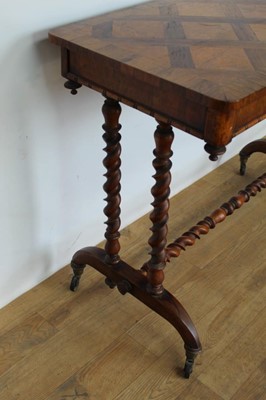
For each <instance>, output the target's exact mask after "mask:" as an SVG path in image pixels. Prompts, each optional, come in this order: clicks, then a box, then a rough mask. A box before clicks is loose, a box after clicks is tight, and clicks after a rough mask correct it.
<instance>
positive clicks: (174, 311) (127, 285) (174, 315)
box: [72, 247, 201, 378]
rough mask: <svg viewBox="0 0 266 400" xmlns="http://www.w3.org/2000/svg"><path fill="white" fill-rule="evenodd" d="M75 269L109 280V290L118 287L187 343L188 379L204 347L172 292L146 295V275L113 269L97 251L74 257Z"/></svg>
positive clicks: (127, 268) (88, 249) (92, 249)
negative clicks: (87, 267) (92, 271)
mask: <svg viewBox="0 0 266 400" xmlns="http://www.w3.org/2000/svg"><path fill="white" fill-rule="evenodd" d="M72 265H74V266H79V267H78V268H80V269H79V270H78V268H77V267H76V268H77V271H79V272H80V271H81V269H82V271H83V269H84V266H85V265H90V266H91V267H93V268H95V269H96V270H97V271H99V272H100V273H102V274H103V275H105V276H106V280H105V282H106V283H107V284H108V286H109V287H111V288H113V287H115V286H117V288H118V290H119V291H120V293H122V294H126V293H130V294H131V295H132V296H134V297H136V298H137V299H138V300H140V301H141V302H142V303H144V304H146V306H148V307H149V308H150V309H152V310H153V311H155V312H156V313H157V314H159V315H161V317H163V318H164V319H166V320H167V321H168V322H169V323H170V324H171V325H172V326H173V327H174V328H175V329H176V330H177V331H178V333H179V334H180V336H181V337H182V339H183V341H184V344H185V349H186V363H185V368H184V376H185V377H186V378H188V377H189V375H190V374H191V372H192V366H193V363H194V360H195V357H196V355H197V354H198V353H199V352H200V351H201V344H200V340H199V337H198V333H197V331H196V328H195V326H194V324H193V322H192V320H191V318H190V317H189V315H188V313H187V312H186V310H185V309H184V307H183V306H182V304H181V303H179V301H178V300H177V299H176V298H175V297H174V296H173V295H172V294H171V293H170V292H168V291H167V290H164V292H163V293H162V295H161V296H152V295H151V294H150V293H148V292H147V289H146V288H147V277H146V276H145V274H144V273H143V272H141V271H140V270H136V269H134V268H132V267H131V266H130V265H128V264H126V263H125V262H124V261H122V260H120V261H119V262H118V263H116V264H114V265H110V264H108V263H107V262H106V253H105V251H104V250H103V249H99V248H97V247H86V248H84V249H82V250H79V251H78V252H77V253H76V254H75V255H74V256H73V259H72ZM76 276H77V275H76ZM79 277H80V275H79Z"/></svg>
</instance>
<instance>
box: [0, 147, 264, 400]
mask: <svg viewBox="0 0 266 400" xmlns="http://www.w3.org/2000/svg"><path fill="white" fill-rule="evenodd" d="M265 161H266V160H265V156H263V155H253V156H252V157H251V159H250V160H249V162H248V169H247V175H246V176H245V177H241V176H239V174H238V166H239V163H238V159H237V158H234V159H233V160H231V161H230V162H228V163H226V164H225V165H223V166H221V167H219V168H218V169H216V170H215V171H214V172H212V173H211V174H209V175H208V176H206V177H204V178H203V179H201V180H200V181H198V182H196V183H195V184H194V185H192V186H191V187H189V188H188V189H186V190H184V191H183V192H181V193H180V194H178V195H177V196H175V197H174V198H172V201H171V218H170V224H169V225H170V226H169V232H170V239H171V238H175V237H176V236H178V235H179V234H181V233H182V232H183V231H185V230H186V229H187V228H189V227H190V226H192V225H193V224H195V223H196V222H197V221H198V220H200V219H201V218H202V217H204V216H206V215H207V214H209V213H210V212H211V211H213V210H214V209H215V208H217V207H218V206H220V205H221V204H222V203H223V202H224V201H227V200H228V199H230V198H231V197H232V195H234V194H236V193H237V192H238V190H240V189H242V188H244V187H245V186H246V184H247V183H249V182H251V181H252V180H253V179H255V178H256V177H257V176H259V175H260V174H262V173H263V172H265ZM221 189H222V190H221ZM265 195H266V193H265V192H262V193H261V194H258V195H257V197H256V198H255V199H254V200H253V199H252V200H251V201H250V202H249V203H247V204H246V205H244V206H243V208H242V209H241V210H239V211H236V212H235V213H234V214H233V215H232V216H231V217H229V218H228V219H227V220H226V221H225V222H224V223H223V224H221V225H219V226H218V227H217V228H216V229H215V230H214V231H212V232H211V233H209V235H208V237H206V238H205V237H204V238H202V240H200V241H199V242H198V243H197V245H195V246H193V248H191V249H187V251H186V252H185V253H183V254H182V255H181V256H180V257H179V258H178V259H177V260H173V261H172V262H171V264H169V265H168V266H167V271H166V280H165V286H166V287H167V288H169V289H170V290H171V291H173V293H174V294H175V295H176V297H177V298H178V299H179V300H180V301H181V302H182V303H183V304H184V306H185V307H186V309H187V310H188V312H189V313H190V315H191V317H192V318H193V321H194V322H195V324H196V326H197V329H198V331H199V334H200V337H201V341H202V345H203V353H202V354H201V355H200V356H198V358H197V361H196V366H195V370H194V372H193V374H192V375H191V378H190V379H189V380H185V379H184V378H183V377H182V376H181V374H180V370H181V368H182V367H183V362H184V351H183V343H182V340H181V339H180V337H179V336H178V335H177V333H176V332H175V331H174V329H173V328H172V327H171V326H170V325H169V324H168V323H167V322H165V321H164V320H162V319H161V318H160V317H159V316H158V315H157V314H155V313H153V312H152V311H150V310H149V309H148V308H146V307H145V306H144V305H143V304H142V303H139V302H138V301H137V300H136V299H134V298H132V297H131V296H130V295H126V296H125V297H123V296H121V295H120V294H119V293H118V291H117V290H116V289H114V290H110V289H109V288H107V286H106V285H105V284H104V281H103V277H102V276H101V275H100V274H99V273H97V272H96V271H94V270H92V269H90V268H87V269H86V270H85V273H84V275H83V277H82V280H81V284H80V287H79V289H78V291H77V292H76V293H72V292H70V291H69V290H68V285H69V281H70V277H71V270H70V268H69V267H65V268H63V269H61V270H60V271H59V272H57V273H56V274H55V275H53V276H51V277H50V278H49V279H47V280H46V281H44V282H42V283H41V284H40V285H38V286H37V287H35V288H33V289H32V290H30V291H29V292H28V293H26V294H24V295H23V296H21V297H20V298H18V299H17V300H15V301H14V302H12V303H10V304H9V305H7V306H6V307H5V308H3V309H2V310H0V355H1V356H0V400H7V399H8V400H22V399H23V400H26V399H27V400H70V399H72V400H74V399H78V400H83V399H84V400H85V399H90V400H181V399H182V400H190V399H191V400H192V399H197V400H201V399H202V400H207V399H212V400H229V399H230V400H255V399H256V400H262V399H263V398H265V397H264V396H265V392H266V387H265V373H266V362H265V355H266V353H265V339H266V329H265V325H266V319H265V277H266V272H265V266H266V250H265V229H266V228H265V226H266V214H265ZM193 198H195V199H196V198H197V204H193V213H191V211H190V210H191V209H192V207H190V204H189V201H193ZM188 199H190V200H188ZM191 199H192V200H191ZM149 226H150V221H149V219H148V217H147V216H145V217H143V218H141V219H140V220H138V221H136V222H135V223H133V224H132V225H130V226H128V227H127V228H126V229H124V231H123V236H122V245H123V250H122V257H123V258H124V259H126V260H127V261H128V262H129V263H130V264H131V265H134V266H135V267H139V266H141V265H142V263H143V262H144V261H146V258H147V256H146V254H147V253H146V251H147V250H148V247H147V245H146V241H147V236H149V233H148V234H147V232H148V228H149ZM174 227H175V228H174ZM176 227H178V228H176ZM171 235H172V237H171ZM32 268H34V265H33V266H32ZM254 337H255V338H256V340H254V339H253V338H254Z"/></svg>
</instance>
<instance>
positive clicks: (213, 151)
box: [204, 143, 226, 161]
mask: <svg viewBox="0 0 266 400" xmlns="http://www.w3.org/2000/svg"><path fill="white" fill-rule="evenodd" d="M204 149H205V151H206V152H207V153H209V154H210V156H209V159H210V160H211V161H217V160H218V156H221V155H222V154H224V153H225V152H226V147H225V146H221V147H216V146H212V145H211V144H209V143H206V144H205V146H204Z"/></svg>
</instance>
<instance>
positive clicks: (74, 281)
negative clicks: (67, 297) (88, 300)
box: [70, 276, 80, 292]
mask: <svg viewBox="0 0 266 400" xmlns="http://www.w3.org/2000/svg"><path fill="white" fill-rule="evenodd" d="M79 279H80V277H79V276H73V278H72V279H71V282H70V290H72V292H75V291H76V290H77V288H78V286H79Z"/></svg>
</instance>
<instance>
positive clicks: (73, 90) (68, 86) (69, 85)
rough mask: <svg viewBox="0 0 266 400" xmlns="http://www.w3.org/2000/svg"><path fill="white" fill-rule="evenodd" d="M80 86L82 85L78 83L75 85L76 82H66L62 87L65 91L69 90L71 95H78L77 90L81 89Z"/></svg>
mask: <svg viewBox="0 0 266 400" xmlns="http://www.w3.org/2000/svg"><path fill="white" fill-rule="evenodd" d="M81 86H82V85H81V84H80V83H77V82H74V81H66V82H65V83H64V87H65V88H66V89H69V90H71V92H70V93H71V94H73V95H75V94H77V93H78V91H77V89H79V88H81Z"/></svg>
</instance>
